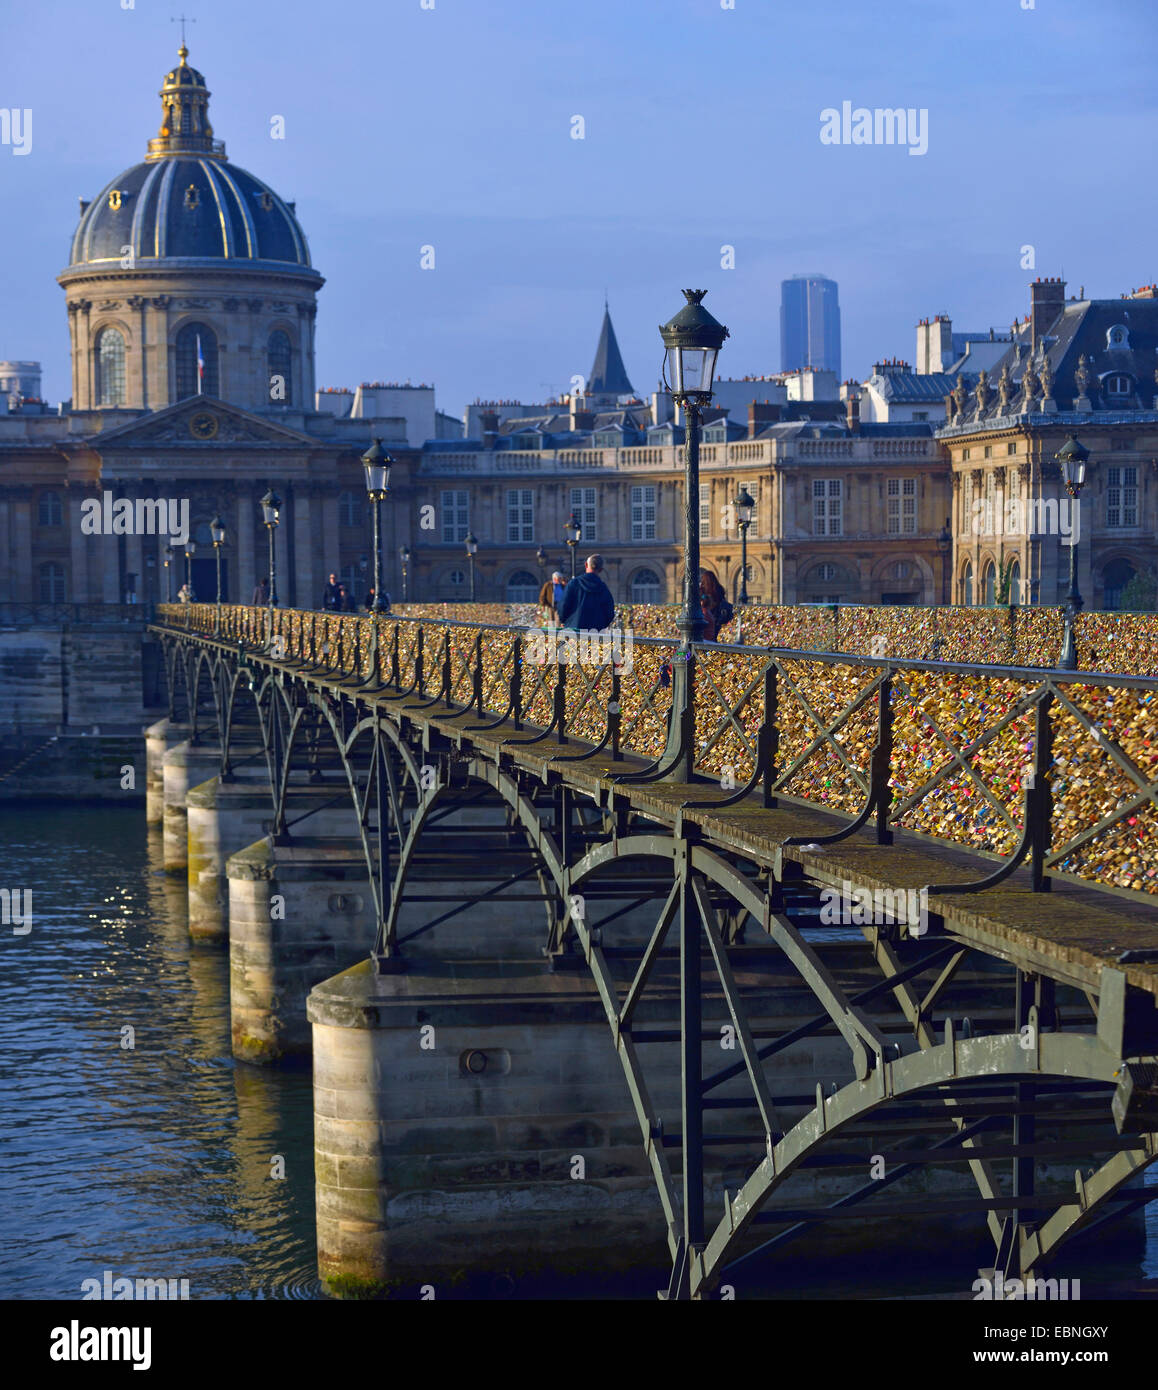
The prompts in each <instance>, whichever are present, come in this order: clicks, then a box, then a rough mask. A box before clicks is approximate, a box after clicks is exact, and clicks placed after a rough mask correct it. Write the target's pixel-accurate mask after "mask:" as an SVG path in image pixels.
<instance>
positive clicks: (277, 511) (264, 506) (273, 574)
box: [261, 484, 281, 641]
mask: <svg viewBox="0 0 1158 1390" xmlns="http://www.w3.org/2000/svg"><path fill="white" fill-rule="evenodd" d="M261 514H262V517H263V519H264V521H265V526H266V530H267V531H268V532H269V611H270V621H271V626H270V634H271V641H272V633H273V627H272V620H273V610H274V609H275V608H276V607H277V557H276V554H275V552H274V545H273V533H274V532H275V531H276V530H277V528H278V525H279V523H280V521H281V498H280V497H279V496H278V495H277V493H276V492H274V490H273V486H272V484H271V485H270V489H269V491H268V492H267V493H266V494H265V496H264V497H263V498H262V499H261Z"/></svg>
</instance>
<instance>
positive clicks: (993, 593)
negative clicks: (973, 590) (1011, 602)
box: [981, 560, 997, 608]
mask: <svg viewBox="0 0 1158 1390" xmlns="http://www.w3.org/2000/svg"><path fill="white" fill-rule="evenodd" d="M996 601H997V566H996V565H995V564H994V563H993V561H992V560H990V561H989V563H988V564H987V565H986V566H985V569H984V570H983V572H982V577H981V602H982V603H983V604H984V605H985V606H986V608H992V607H993V605H994V603H996Z"/></svg>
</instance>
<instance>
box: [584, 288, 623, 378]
mask: <svg viewBox="0 0 1158 1390" xmlns="http://www.w3.org/2000/svg"><path fill="white" fill-rule="evenodd" d="M587 394H588V395H589V396H633V395H634V394H635V392H634V391H633V390H632V386H631V382H630V381H628V379H627V369H626V368H625V367H624V365H623V358H622V357H621V356H620V355H619V344H618V343H617V342H616V341H615V329H614V328H612V326H611V311H610V310H609V309H608V307H607V300H606V297H605V298H604V301H603V327H602V328H601V329H600V330H599V346H598V347H597V348H596V349H595V364H594V366H592V368H591V378H590V380H589V381H588V383H587Z"/></svg>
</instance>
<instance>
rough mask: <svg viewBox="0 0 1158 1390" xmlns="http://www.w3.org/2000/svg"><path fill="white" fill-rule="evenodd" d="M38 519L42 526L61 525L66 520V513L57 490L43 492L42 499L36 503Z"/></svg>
mask: <svg viewBox="0 0 1158 1390" xmlns="http://www.w3.org/2000/svg"><path fill="white" fill-rule="evenodd" d="M36 520H37V521H38V522H39V524H40V525H41V526H60V525H62V524H63V521H64V513H63V511H62V510H61V506H60V497H59V496H58V495H57V494H56V493H55V492H42V493H41V494H40V501H39V502H38V503H37V504H36Z"/></svg>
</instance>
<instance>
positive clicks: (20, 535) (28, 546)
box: [12, 497, 67, 603]
mask: <svg viewBox="0 0 1158 1390" xmlns="http://www.w3.org/2000/svg"><path fill="white" fill-rule="evenodd" d="M12 528H13V534H12V565H13V570H14V577H15V580H16V582H15V584H14V586H13V590H12V597H13V598H14V599H16V600H18V601H23V602H25V603H39V602H40V576H39V574H37V573H35V572H34V571H33V568H32V503H31V502H29V501H27V500H26V499H24V498H22V497H17V498H16V499H15V501H14V502H13V503H12ZM65 597H66V599H67V595H66V596H65Z"/></svg>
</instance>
